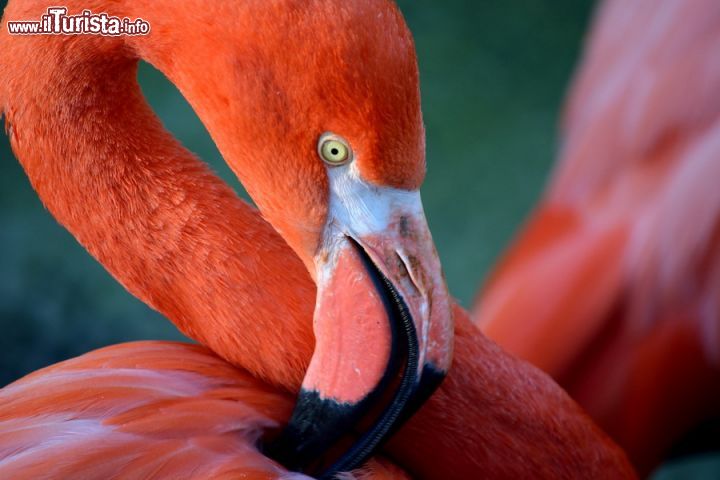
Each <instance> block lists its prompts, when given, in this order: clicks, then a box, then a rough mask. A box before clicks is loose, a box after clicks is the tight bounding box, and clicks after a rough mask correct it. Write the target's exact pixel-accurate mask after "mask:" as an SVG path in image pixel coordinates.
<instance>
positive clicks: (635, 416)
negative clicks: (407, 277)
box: [474, 0, 720, 472]
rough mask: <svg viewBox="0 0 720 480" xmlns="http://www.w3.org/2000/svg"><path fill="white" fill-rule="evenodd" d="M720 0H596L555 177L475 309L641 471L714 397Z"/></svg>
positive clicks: (719, 391) (719, 322)
mask: <svg viewBox="0 0 720 480" xmlns="http://www.w3.org/2000/svg"><path fill="white" fill-rule="evenodd" d="M718 51H720V4H719V3H718V2H715V1H712V0H707V1H703V0H700V1H692V2H680V1H677V2H675V1H666V2H655V1H653V0H640V1H637V2H631V3H628V2H623V1H620V0H611V1H608V2H606V3H604V4H603V5H602V7H601V8H600V9H599V11H598V13H597V17H596V20H595V25H594V28H593V30H592V33H591V35H590V38H589V42H588V45H587V50H586V53H585V59H584V62H583V64H582V65H581V67H580V70H579V73H578V74H577V78H576V80H575V84H574V86H573V88H572V90H571V93H570V98H569V104H568V107H567V111H566V115H565V120H564V124H563V132H562V133H563V135H562V140H563V147H562V151H561V155H560V159H559V162H558V165H557V167H556V170H555V172H554V175H553V178H552V180H551V182H550V184H549V187H548V189H547V191H546V193H545V195H544V197H543V199H542V201H541V203H540V205H539V206H538V207H537V209H536V210H535V213H534V214H533V215H532V217H531V219H530V220H529V222H528V224H527V225H526V227H525V229H524V230H523V231H522V232H521V233H520V235H519V237H518V239H517V241H516V242H515V243H514V245H512V247H511V248H510V249H509V251H508V253H507V255H506V256H505V258H504V259H503V260H502V261H501V262H500V264H499V266H498V268H497V270H496V271H495V272H494V274H493V275H492V276H491V278H490V281H489V283H488V285H487V286H486V287H485V289H484V291H483V292H482V295H480V296H479V297H478V301H477V303H476V306H475V309H474V318H475V321H476V322H477V323H479V324H480V326H481V327H482V329H483V330H484V331H485V332H486V333H487V334H488V335H489V336H490V337H491V338H493V339H495V340H496V341H497V342H498V343H499V344H500V345H502V346H503V347H505V348H507V349H508V350H509V351H510V352H512V353H514V354H516V355H518V356H520V357H521V358H525V359H527V360H529V361H530V362H532V363H534V364H536V365H538V366H540V367H542V368H543V369H544V370H545V371H547V372H549V373H550V374H552V375H553V376H554V377H555V378H556V379H558V380H559V381H560V383H561V385H563V386H564V387H565V388H566V389H568V390H569V392H570V393H571V395H572V396H573V397H574V398H575V399H576V400H578V401H579V402H580V404H581V405H583V406H584V407H585V408H586V409H587V410H588V411H589V413H590V414H591V415H592V416H593V417H594V418H595V419H596V420H598V421H599V423H600V424H601V425H602V426H603V427H604V428H605V429H606V430H607V431H608V432H609V433H610V434H611V436H613V437H614V438H615V439H616V440H617V441H618V442H619V443H620V445H621V446H623V447H624V448H625V449H626V450H627V452H628V454H629V456H630V458H631V460H632V461H633V462H634V463H635V464H636V466H637V467H638V468H639V469H640V471H642V472H646V471H648V470H649V469H650V468H651V467H653V466H655V465H656V464H657V463H658V462H659V461H660V460H661V459H662V457H663V455H665V454H667V452H668V450H669V449H670V448H671V446H672V445H673V443H674V442H676V441H678V440H679V439H680V437H682V436H683V435H685V434H686V433H687V432H688V431H689V430H690V429H692V428H693V427H696V426H697V425H698V424H699V423H700V422H701V421H703V420H705V419H708V418H711V417H717V414H718V412H719V410H718V405H720V369H719V368H718V366H719V364H718V361H719V357H718V348H719V342H720V334H719V332H720V296H719V295H718V292H719V291H720V256H719V255H720V237H719V234H720V190H718V188H717V178H718V177H719V176H720V162H718V157H720V123H719V122H720V96H718V91H720V57H718V54H717V52H718Z"/></svg>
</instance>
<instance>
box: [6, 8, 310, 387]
mask: <svg viewBox="0 0 720 480" xmlns="http://www.w3.org/2000/svg"><path fill="white" fill-rule="evenodd" d="M67 3H69V4H70V5H68V6H69V7H70V10H71V11H72V10H73V5H72V4H73V3H77V2H67ZM127 3H128V5H131V4H133V3H135V2H127ZM163 3H165V4H166V5H165V7H166V11H165V15H166V17H164V18H167V19H170V18H173V17H174V16H175V12H176V11H178V10H181V9H180V8H179V7H175V8H173V11H170V10H169V9H170V8H171V5H175V3H174V2H163ZM44 5H45V4H44V3H42V2H16V3H11V4H10V6H9V7H8V8H7V10H6V14H5V15H6V16H5V18H6V19H7V18H19V19H24V18H35V17H36V16H37V15H36V14H38V15H39V12H42V11H43V10H44V8H46V7H45V6H44ZM156 8H158V9H159V8H161V6H159V5H156ZM183 8H185V7H183ZM128 13H129V14H130V15H132V14H133V12H128ZM190 17H191V16H190V15H188V18H190ZM156 20H157V21H156ZM150 21H151V22H155V23H154V24H153V28H154V29H156V30H160V31H162V29H163V28H165V27H164V26H163V23H162V22H161V21H160V20H159V19H153V18H151V19H150ZM168 21H169V20H165V22H168ZM185 27H186V31H187V32H188V37H187V38H186V41H187V42H188V43H192V38H191V37H190V32H192V31H193V30H192V25H185ZM156 38H160V39H162V38H163V37H162V36H161V34H160V33H158V34H157V37H156ZM83 40H84V41H83V42H77V39H74V38H73V37H67V36H35V37H22V38H18V37H13V38H12V39H11V38H9V37H8V36H7V33H5V34H4V36H3V37H0V44H2V51H3V57H2V58H1V59H0V72H1V73H2V77H3V79H6V78H7V79H8V80H7V82H6V83H5V84H4V85H2V86H0V110H2V111H4V113H5V116H6V122H7V128H8V133H9V136H10V139H11V144H12V147H13V151H14V152H15V155H16V157H17V158H18V159H19V161H20V162H21V163H22V165H23V167H24V169H25V171H26V173H27V175H28V177H29V179H30V181H31V183H32V185H33V187H34V188H35V190H36V191H37V193H38V195H39V196H40V198H41V199H42V201H43V203H44V204H45V206H46V207H47V208H48V210H49V211H50V212H51V213H52V214H53V216H54V217H55V218H56V219H57V220H58V221H59V222H60V223H61V224H62V225H64V226H65V227H66V228H67V229H68V230H69V231H70V232H72V234H73V235H74V236H75V237H76V238H77V240H78V241H79V242H80V243H81V244H82V245H83V246H84V247H85V248H87V250H88V251H89V252H90V253H91V254H92V255H93V256H94V257H95V258H97V259H98V260H99V261H100V262H101V263H102V264H103V265H104V266H105V267H106V268H107V269H108V270H109V271H110V273H111V274H112V275H113V276H114V277H115V278H116V279H117V280H118V281H119V282H120V283H122V284H123V285H124V286H125V288H127V289H128V291H130V292H131V293H132V294H134V295H135V296H137V297H138V298H140V299H141V300H142V301H144V302H145V303H147V304H148V305H150V306H151V307H153V308H155V309H157V310H158V311H160V312H161V313H163V314H164V315H165V316H167V317H168V318H169V319H170V320H172V321H173V322H174V323H175V325H177V327H178V328H179V329H180V330H181V331H183V332H184V333H185V334H187V335H188V336H190V337H191V338H193V339H195V340H197V341H199V342H201V343H203V344H205V345H207V346H209V347H210V348H212V349H213V350H214V351H215V352H216V353H217V354H219V355H220V356H222V357H223V358H225V359H226V360H228V361H229V362H231V363H232V364H234V365H237V366H241V367H243V368H245V369H247V370H249V371H250V372H251V373H253V374H255V375H256V376H258V377H260V378H262V379H264V380H266V381H269V382H270V383H273V384H275V385H281V386H283V387H284V388H286V389H293V390H295V389H297V388H299V385H300V382H301V380H302V376H303V373H304V371H305V369H306V366H307V362H308V360H309V358H310V356H311V354H312V350H313V338H312V331H311V328H310V322H311V320H310V319H311V318H312V309H313V300H314V296H315V293H314V291H315V287H314V284H313V283H312V281H311V280H310V278H309V276H308V274H307V272H306V270H305V268H304V267H303V264H302V262H301V261H300V260H299V259H298V257H296V256H295V255H294V254H293V253H292V251H291V250H290V248H289V247H288V246H287V244H286V243H285V242H283V240H282V239H281V237H280V236H279V235H278V234H277V233H276V232H275V231H274V230H273V229H272V227H271V226H270V225H269V224H268V223H266V222H265V221H264V220H263V219H262V218H261V217H260V216H259V215H258V214H257V211H256V210H255V209H254V208H252V207H250V206H248V205H247V204H245V203H244V202H242V201H241V200H240V199H239V198H238V197H237V196H236V194H235V193H234V192H233V191H232V190H231V189H230V188H229V187H227V186H226V185H225V184H224V183H223V182H222V181H221V180H219V179H218V178H217V177H216V176H214V175H213V174H212V173H211V172H210V171H209V169H208V168H207V167H206V166H205V165H204V164H203V163H202V162H200V161H199V160H198V159H197V158H196V157H195V156H194V155H192V154H191V153H190V152H188V151H187V150H186V149H185V148H183V147H182V146H181V145H180V144H179V142H177V141H176V140H175V139H174V138H173V137H172V136H171V135H170V134H169V133H168V132H167V131H166V130H165V129H164V128H163V126H162V125H161V123H160V121H159V120H158V119H157V117H156V116H155V115H154V113H153V112H152V111H151V109H150V108H149V106H148V105H147V103H146V101H145V99H144V98H143V95H142V93H141V91H140V88H139V86H138V84H137V80H136V69H137V61H138V52H139V53H140V54H142V55H147V56H150V57H153V58H152V59H154V60H157V61H158V62H159V63H160V66H161V68H162V67H165V69H166V70H168V73H169V76H171V78H172V79H173V80H175V82H176V83H179V84H181V85H180V86H181V89H183V90H192V91H193V92H196V93H197V92H198V90H197V89H195V90H193V88H194V87H193V85H191V80H189V79H188V78H186V77H184V76H183V74H182V73H181V72H180V71H176V69H173V68H171V67H170V65H169V64H172V59H173V58H175V61H176V62H180V63H181V60H180V58H179V57H173V56H172V51H173V46H172V45H170V46H168V45H163V46H162V48H160V47H158V48H157V49H153V48H152V42H151V41H150V39H149V38H148V39H138V40H137V41H138V42H142V41H144V42H145V43H139V44H137V45H131V44H128V43H127V40H126V39H123V38H101V37H96V38H84V39H83ZM168 41H172V39H171V38H168ZM156 43H162V42H160V41H158V42H156ZM178 50H180V49H178ZM5 62H7V63H5ZM176 68H177V67H176ZM219 91H222V90H219ZM207 92H209V93H208V94H207V98H204V99H202V98H197V99H196V102H195V103H196V104H201V105H202V108H200V109H199V110H200V112H199V113H201V115H202V113H203V112H205V111H207V110H211V109H213V108H215V107H217V105H216V102H217V101H219V97H217V94H216V93H212V94H211V93H210V92H213V85H208V86H207ZM213 95H215V96H213ZM197 96H198V95H196V97H197ZM196 108H197V107H196ZM269 322H282V328H277V325H270V324H269ZM288 339H291V341H288Z"/></svg>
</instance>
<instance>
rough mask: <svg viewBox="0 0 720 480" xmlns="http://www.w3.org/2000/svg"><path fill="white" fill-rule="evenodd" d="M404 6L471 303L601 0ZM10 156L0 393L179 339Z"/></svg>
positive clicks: (525, 198) (440, 202)
mask: <svg viewBox="0 0 720 480" xmlns="http://www.w3.org/2000/svg"><path fill="white" fill-rule="evenodd" d="M5 3H6V2H5V1H4V0H0V6H2V7H3V8H4V5H5ZM399 4H400V6H401V8H402V10H403V12H404V14H405V16H406V19H407V21H408V23H409V25H410V28H411V29H412V31H413V33H414V35H415V40H416V42H417V51H418V56H419V62H420V70H421V82H422V84H421V87H422V94H423V109H424V114H425V122H426V124H427V145H428V167H429V168H428V177H427V180H426V182H425V185H424V186H423V198H424V203H425V208H426V213H427V216H428V219H429V222H430V227H431V229H432V232H433V236H434V238H435V241H436V243H437V246H438V249H439V252H440V256H441V257H442V261H443V265H444V267H445V271H446V274H447V279H448V283H449V285H450V290H451V292H452V293H453V294H454V295H455V296H456V297H458V298H459V299H460V300H461V301H462V303H463V304H464V305H466V306H469V305H470V301H471V299H472V296H473V294H474V292H475V291H476V289H477V288H478V286H479V285H480V283H481V281H482V279H483V277H484V275H485V274H486V273H487V272H488V270H489V268H490V267H491V265H492V263H493V260H494V259H496V258H497V256H498V255H499V254H500V252H501V251H502V248H503V246H504V245H506V244H507V243H508V241H509V240H510V238H511V237H512V234H513V232H514V230H515V229H516V228H517V227H518V225H519V224H520V222H521V221H522V220H523V218H524V216H525V215H526V214H527V213H528V211H529V209H530V208H531V206H532V205H533V203H534V202H535V200H536V199H537V197H538V195H539V193H540V192H541V190H542V187H543V184H544V181H545V179H546V177H547V174H548V171H549V169H550V167H551V165H552V162H553V158H554V151H555V145H556V125H557V122H558V114H559V109H560V106H561V105H562V99H563V96H564V93H565V90H566V87H567V85H568V82H569V80H570V78H571V74H572V72H573V68H574V66H575V64H576V62H577V60H578V56H579V53H580V49H581V46H582V39H583V34H584V32H585V31H586V28H587V25H588V21H589V18H590V15H591V12H592V2H591V1H588V0H583V1H580V0H562V1H561V0H524V1H523V0H514V1H505V2H499V1H495V2H490V1H479V0H450V1H445V2H438V1H437V0H401V1H400V2H399ZM140 82H141V84H142V86H143V89H144V91H145V92H146V95H147V97H148V99H149V101H150V103H151V104H152V105H153V107H154V108H155V110H156V112H157V113H158V115H159V116H160V117H161V118H162V119H163V121H164V122H165V125H166V126H167V128H168V129H169V130H170V131H172V132H173V133H174V134H175V135H176V136H177V137H178V138H179V139H180V140H181V141H182V142H183V143H184V144H185V145H186V146H187V147H189V148H190V149H191V150H192V151H194V152H195V153H197V154H198V155H200V157H202V158H203V159H205V160H206V161H207V162H208V163H209V164H211V165H212V167H213V168H214V169H215V171H217V172H218V173H219V174H220V175H221V176H222V177H223V178H224V179H225V180H226V181H228V182H229V183H230V184H231V185H232V186H233V187H235V188H236V189H237V190H238V192H241V191H242V189H241V187H240V186H239V184H238V183H237V181H236V180H235V179H234V178H233V177H232V175H231V174H230V171H229V170H228V168H227V167H226V166H225V165H224V163H223V162H222V160H221V158H220V156H219V154H218V152H217V150H216V149H215V147H214V145H213V144H212V142H211V140H210V138H209V136H208V135H207V133H206V132H205V130H204V128H203V127H202V125H201V124H200V122H199V121H198V120H197V118H196V117H195V115H194V113H193V112H192V110H191V109H190V107H189V106H188V105H187V103H186V102H185V101H184V100H183V99H182V97H181V96H180V95H179V93H178V92H177V91H176V89H175V88H174V87H173V86H172V85H171V84H169V83H168V82H167V81H166V80H165V79H164V77H163V76H162V75H161V74H159V73H158V72H157V71H154V70H153V69H152V68H150V67H148V66H147V65H143V66H142V68H141V70H140ZM0 159H2V161H0V224H1V225H2V227H1V228H0V322H2V331H3V332H4V334H3V335H2V336H0V384H5V383H7V382H9V381H12V380H14V379H16V378H18V377H20V376H22V375H24V374H26V373H28V372H30V371H32V370H35V369H37V368H40V367H43V366H45V365H48V364H50V363H54V362H57V361H59V360H63V359H66V358H69V357H72V356H76V355H79V354H82V353H84V352H87V351H88V350H91V349H94V348H97V347H101V346H104V345H108V344H112V343H117V342H122V341H128V340H136V339H180V338H182V337H181V336H180V335H179V334H178V333H177V332H176V331H175V329H174V328H173V327H172V326H171V325H170V323H169V322H167V321H166V320H165V319H163V318H162V317H161V316H160V315H159V314H157V313H155V312H153V311H151V310H150V309H149V308H147V307H146V306H145V305H143V304H142V303H141V302H139V301H138V300H136V299H135V298H133V297H132V296H130V295H129V294H128V293H127V292H125V290H124V289H123V288H122V287H121V286H120V285H119V284H117V283H116V282H115V281H114V280H113V279H112V278H111V277H110V276H109V275H108V274H107V273H106V272H105V271H104V270H103V268H102V267H101V266H100V265H98V264H97V263H96V262H95V261H94V260H93V259H92V258H91V257H90V256H89V255H88V254H87V253H86V252H85V251H84V250H83V249H82V248H81V247H80V246H79V245H78V244H77V243H76V242H75V241H74V239H73V238H72V237H71V236H70V235H69V234H68V233H67V232H66V231H65V230H64V229H63V228H61V227H60V226H59V225H58V224H57V223H56V222H55V221H54V220H53V218H52V217H51V216H50V215H49V214H48V213H47V212H46V211H45V210H44V209H43V207H42V205H41V203H40V201H39V200H38V199H37V198H36V196H35V194H34V193H33V191H32V189H31V188H30V185H29V183H28V181H27V179H26V177H25V175H24V173H23V171H22V169H21V168H20V166H19V165H18V163H17V162H16V161H15V160H14V158H13V157H12V154H11V153H10V149H9V146H8V143H7V138H6V137H5V136H4V135H0ZM717 463H718V462H717V461H715V460H713V459H711V458H710V459H699V460H698V461H696V462H694V463H692V464H688V465H684V466H682V467H681V466H674V467H671V468H667V469H665V470H664V471H663V472H662V473H660V474H658V475H657V478H658V479H661V480H670V479H672V478H708V475H709V472H710V469H709V468H708V467H712V466H715V467H716V469H715V470H714V471H715V472H720V468H717V467H718V465H717ZM719 475H720V473H719Z"/></svg>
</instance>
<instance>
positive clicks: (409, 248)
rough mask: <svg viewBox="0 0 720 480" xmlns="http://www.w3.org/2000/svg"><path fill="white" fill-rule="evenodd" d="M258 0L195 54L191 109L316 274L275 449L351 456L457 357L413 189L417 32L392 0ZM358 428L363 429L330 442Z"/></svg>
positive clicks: (288, 458)
mask: <svg viewBox="0 0 720 480" xmlns="http://www.w3.org/2000/svg"><path fill="white" fill-rule="evenodd" d="M249 3H251V4H252V10H251V12H250V14H249V15H240V14H237V15H235V17H234V18H239V19H246V20H242V22H243V23H242V24H241V25H239V26H238V25H234V26H233V28H232V29H224V25H225V23H226V22H224V21H219V22H218V29H220V30H221V31H220V32H219V33H220V34H222V35H223V37H222V38H223V44H222V46H221V47H219V49H217V48H216V50H215V51H214V52H212V53H211V52H205V55H206V56H203V57H202V58H200V57H196V58H195V65H193V66H188V68H190V69H192V68H196V69H199V70H202V72H201V71H198V72H196V73H198V75H197V76H196V77H194V78H202V79H204V80H203V81H204V82H205V85H204V87H205V89H204V90H203V85H202V84H198V85H196V86H193V87H192V88H193V90H194V91H195V92H196V94H197V92H199V91H202V92H201V93H200V94H199V95H203V96H204V97H205V98H203V101H197V102H194V103H195V108H196V110H197V111H198V113H199V114H200V116H201V118H203V119H204V121H205V123H206V125H207V126H208V129H209V130H210V133H211V134H212V135H213V137H214V139H215V141H216V143H217V145H218V146H219V148H220V150H221V151H222V153H223V154H224V156H225V158H226V159H227V161H228V163H229V165H230V166H231V168H232V169H233V170H234V171H235V173H236V174H237V175H238V177H239V179H240V180H241V181H242V183H243V184H244V185H245V187H246V189H247V190H248V193H249V194H250V195H251V197H252V198H253V200H254V201H255V203H256V204H257V206H258V208H259V209H260V211H261V212H262V214H263V216H264V217H265V218H266V219H267V220H268V221H269V222H270V223H271V224H272V225H273V226H274V227H275V229H276V230H277V231H278V232H280V233H281V234H282V235H283V237H284V238H285V240H286V241H287V242H288V244H289V245H290V246H291V247H292V248H293V249H294V250H295V252H296V253H297V254H298V255H299V256H300V258H302V260H303V261H304V263H305V265H306V266H307V268H308V271H309V272H310V275H311V276H312V277H313V278H314V279H315V281H316V284H317V302H316V307H315V313H314V333H315V340H316V345H315V351H314V355H313V357H312V359H311V362H310V365H309V367H308V369H307V372H306V374H305V377H304V381H303V382H302V389H301V392H300V394H299V398H298V402H297V406H296V409H295V412H294V414H293V416H292V418H291V421H290V424H289V426H288V427H287V429H286V431H285V432H284V434H283V435H281V438H280V439H279V440H278V441H277V442H276V443H275V444H274V445H272V446H271V447H270V448H271V450H272V451H273V452H274V453H275V454H276V457H277V458H278V459H279V460H281V461H282V462H283V463H284V464H285V465H286V466H289V467H291V468H293V469H299V470H306V471H307V470H308V469H309V465H308V464H309V463H314V464H316V465H317V464H322V465H324V467H327V470H326V471H328V472H333V471H342V470H348V469H351V468H353V467H355V466H358V464H359V463H360V462H362V461H364V460H365V459H366V458H367V457H368V455H369V454H370V453H372V451H373V450H374V449H375V448H376V447H377V446H378V445H379V444H380V443H381V442H382V441H383V440H384V439H385V438H386V437H388V436H389V435H390V434H392V433H393V432H394V431H395V430H396V429H397V428H398V427H399V426H400V425H401V424H402V422H403V421H404V420H406V419H407V418H408V417H409V416H410V415H411V414H412V413H413V411H414V410H415V409H417V408H418V407H419V406H420V405H421V404H422V402H423V401H424V400H425V399H426V398H428V397H429V395H430V394H431V393H432V391H433V390H434V389H435V388H436V387H437V386H438V385H439V383H440V381H441V379H442V378H443V377H444V375H445V373H446V372H447V371H448V369H449V367H450V363H451V358H452V343H453V342H452V339H453V325H452V313H451V302H450V299H449V296H448V292H447V288H446V285H445V280H444V278H443V274H442V271H441V267H440V262H439V259H438V255H437V252H436V250H435V248H434V244H433V241H432V238H431V236H430V232H429V230H428V225H427V223H426V220H425V216H424V213H423V207H422V204H421V200H420V193H419V187H420V185H421V183H422V180H423V178H424V176H425V134H424V128H423V121H422V114H421V110H420V93H419V86H418V77H419V75H418V68H417V60H416V56H415V50H414V43H413V40H412V37H411V34H410V32H409V30H408V28H407V26H406V25H405V22H404V20H403V18H402V16H401V14H400V12H399V10H398V9H397V7H396V6H395V5H394V3H392V2H389V1H387V0H370V1H365V2H346V1H338V0H335V1H333V0H318V1H313V2H296V1H290V0H282V1H271V2H270V1H267V2H266V1H262V2H249ZM232 8H235V9H245V8H251V7H249V6H245V4H244V3H242V4H240V5H238V3H237V2H233V7H232ZM246 13H247V12H246ZM156 30H157V28H156ZM215 46H216V47H217V45H215ZM188 48H194V49H195V50H199V49H201V47H200V46H197V47H194V46H189V47H188ZM198 55H200V54H198ZM165 61H166V62H168V63H170V62H174V63H176V64H177V63H179V62H180V59H178V58H173V59H166V60H165ZM213 69H216V70H215V71H218V72H220V71H222V72H223V75H212V74H210V73H209V72H212V71H213ZM228 72H230V73H229V74H228ZM182 75H185V77H184V78H186V79H187V78H191V76H190V75H187V73H186V72H185V73H183V72H180V73H176V74H175V75H174V76H175V78H176V79H178V80H179V81H178V82H176V83H180V84H182V83H183V78H178V77H182ZM171 76H172V75H171ZM191 101H192V100H191ZM278 328H282V325H278ZM289 341H292V339H289ZM351 432H355V434H357V433H358V432H360V440H357V441H355V440H354V438H353V439H350V440H349V443H350V444H351V445H352V446H351V447H350V448H348V449H345V450H344V451H342V452H333V451H331V448H332V447H331V446H333V445H337V444H338V442H339V441H340V440H341V437H344V436H353V435H354V434H351ZM340 443H341V444H343V443H342V442H340ZM346 443H347V442H346ZM325 457H328V458H329V459H328V458H325ZM321 458H323V460H319V459H321Z"/></svg>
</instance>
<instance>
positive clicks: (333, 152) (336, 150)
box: [330, 148, 340, 155]
mask: <svg viewBox="0 0 720 480" xmlns="http://www.w3.org/2000/svg"><path fill="white" fill-rule="evenodd" d="M330 153H332V154H333V155H337V154H338V153H340V150H338V149H337V148H332V149H330Z"/></svg>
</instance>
